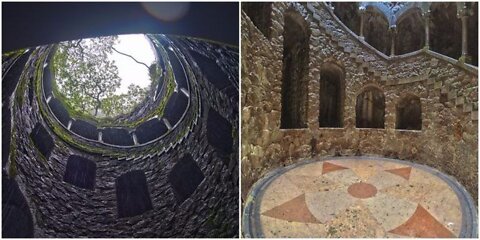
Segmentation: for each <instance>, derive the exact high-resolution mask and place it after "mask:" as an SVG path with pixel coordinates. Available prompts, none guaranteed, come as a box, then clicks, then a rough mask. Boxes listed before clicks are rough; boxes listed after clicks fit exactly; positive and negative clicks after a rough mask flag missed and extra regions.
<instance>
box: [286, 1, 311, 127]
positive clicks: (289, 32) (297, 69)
mask: <svg viewBox="0 0 480 240" xmlns="http://www.w3.org/2000/svg"><path fill="white" fill-rule="evenodd" d="M284 23H285V25H284V30H283V68H282V115H281V128H284V129H288V128H305V127H306V126H307V109H308V79H307V76H308V63H309V40H310V30H309V29H308V24H307V22H306V21H305V19H304V18H303V17H302V15H301V14H300V13H298V12H297V11H295V10H294V9H293V8H289V9H288V10H287V11H286V12H285V14H284Z"/></svg>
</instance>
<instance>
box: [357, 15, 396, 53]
mask: <svg viewBox="0 0 480 240" xmlns="http://www.w3.org/2000/svg"><path fill="white" fill-rule="evenodd" d="M364 21H365V22H364V30H363V34H364V37H365V41H366V42H367V43H368V44H370V45H371V46H372V47H374V48H375V49H377V50H378V51H380V52H382V53H384V54H385V55H389V54H390V42H391V36H390V35H391V34H390V33H389V30H388V29H389V23H388V19H387V18H386V17H385V15H384V14H383V13H381V12H380V10H378V9H377V8H376V7H373V6H368V7H367V12H366V14H365V20H364Z"/></svg>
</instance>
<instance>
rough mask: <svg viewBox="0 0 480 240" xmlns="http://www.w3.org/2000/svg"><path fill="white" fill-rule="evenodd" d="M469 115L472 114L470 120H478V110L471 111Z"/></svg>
mask: <svg viewBox="0 0 480 240" xmlns="http://www.w3.org/2000/svg"><path fill="white" fill-rule="evenodd" d="M471 116H472V120H474V121H478V111H473V112H472V113H471Z"/></svg>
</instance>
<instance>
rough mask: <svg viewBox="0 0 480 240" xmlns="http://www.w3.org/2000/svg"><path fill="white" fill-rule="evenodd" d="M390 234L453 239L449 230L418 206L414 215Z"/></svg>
mask: <svg viewBox="0 0 480 240" xmlns="http://www.w3.org/2000/svg"><path fill="white" fill-rule="evenodd" d="M389 232H390V233H394V234H398V235H403V236H408V237H422V238H453V237H456V236H455V235H453V233H452V232H450V230H448V229H447V228H446V227H445V226H443V224H441V223H440V222H439V221H438V220H437V219H435V217H433V216H432V215H431V214H430V213H429V212H428V211H427V210H426V209H425V208H423V207H422V206H421V205H420V204H418V206H417V209H416V210H415V213H413V215H412V216H411V217H410V219H408V220H407V221H406V222H405V223H403V224H402V225H400V226H399V227H397V228H395V229H393V230H390V231H389Z"/></svg>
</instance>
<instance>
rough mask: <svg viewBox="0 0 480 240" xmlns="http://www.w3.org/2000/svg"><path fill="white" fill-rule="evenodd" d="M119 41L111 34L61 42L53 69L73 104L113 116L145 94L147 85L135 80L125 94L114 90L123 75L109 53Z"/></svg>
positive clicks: (85, 110)
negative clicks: (139, 83)
mask: <svg viewBox="0 0 480 240" xmlns="http://www.w3.org/2000/svg"><path fill="white" fill-rule="evenodd" d="M117 42H118V37H117V36H109V37H99V38H90V39H81V40H76V41H67V42H62V43H60V44H59V45H58V48H57V51H56V53H55V55H54V58H53V70H54V74H55V80H56V84H57V86H58V90H59V91H60V93H61V94H62V95H63V96H64V97H65V101H66V102H67V104H68V105H69V107H70V108H73V110H75V111H79V112H82V113H83V114H87V115H91V116H93V117H114V116H117V115H119V114H125V113H128V112H130V111H131V110H133V108H134V107H135V106H136V105H137V104H138V103H140V102H141V101H142V100H143V99H144V98H145V97H146V94H147V91H148V89H147V88H141V87H140V86H137V85H133V84H132V85H130V86H129V87H128V92H127V93H126V94H115V91H116V90H117V89H118V88H119V87H120V83H121V79H120V77H119V76H118V68H117V66H116V65H115V62H114V61H112V60H110V59H109V55H111V54H112V51H113V50H114V48H113V46H114V45H115V44H116V43H117ZM115 51H116V50H115ZM144 65H145V64H144Z"/></svg>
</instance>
